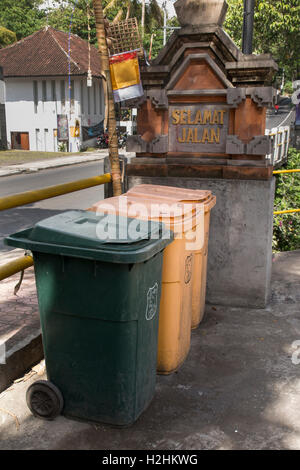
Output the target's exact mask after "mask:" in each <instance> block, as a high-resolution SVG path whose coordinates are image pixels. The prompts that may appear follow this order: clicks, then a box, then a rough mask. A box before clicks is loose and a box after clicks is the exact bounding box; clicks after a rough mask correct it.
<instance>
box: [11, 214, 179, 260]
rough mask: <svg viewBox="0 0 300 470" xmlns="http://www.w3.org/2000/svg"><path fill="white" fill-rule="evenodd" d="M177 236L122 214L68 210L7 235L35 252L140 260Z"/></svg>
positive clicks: (154, 225) (160, 225)
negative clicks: (31, 226) (29, 227)
mask: <svg viewBox="0 0 300 470" xmlns="http://www.w3.org/2000/svg"><path fill="white" fill-rule="evenodd" d="M172 240H173V233H172V232H171V233H170V232H169V231H168V230H167V229H166V227H165V225H164V224H162V223H159V222H154V221H145V220H138V219H130V218H127V217H122V216H119V215H107V214H95V213H93V212H89V211H79V210H76V211H68V212H64V213H62V214H59V215H55V216H53V217H50V218H48V219H45V220H42V221H41V222H38V223H37V224H36V225H35V226H34V227H33V228H31V229H27V230H23V231H21V232H18V233H16V234H13V235H10V236H9V237H6V238H5V243H6V244H7V245H10V246H16V247H19V248H25V249H29V250H31V251H33V252H42V253H52V254H56V255H63V256H72V257H76V258H88V259H94V260H99V261H107V262H111V263H138V262H143V261H146V260H147V259H150V258H151V257H152V256H154V255H155V254H156V253H158V252H160V251H162V250H163V249H164V248H165V247H166V246H167V245H168V244H169V243H171V241H172Z"/></svg>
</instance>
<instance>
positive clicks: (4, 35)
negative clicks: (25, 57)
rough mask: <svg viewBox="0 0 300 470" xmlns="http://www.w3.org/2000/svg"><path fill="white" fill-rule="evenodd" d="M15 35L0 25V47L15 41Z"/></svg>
mask: <svg viewBox="0 0 300 470" xmlns="http://www.w3.org/2000/svg"><path fill="white" fill-rule="evenodd" d="M16 40H17V36H16V34H15V33H14V32H13V31H10V30H9V29H6V28H4V27H3V26H0V48H1V47H6V46H9V45H10V44H13V43H14V42H16Z"/></svg>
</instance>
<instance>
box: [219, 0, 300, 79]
mask: <svg viewBox="0 0 300 470" xmlns="http://www.w3.org/2000/svg"><path fill="white" fill-rule="evenodd" d="M227 3H228V4H229V9H228V13H227V17H226V21H225V29H226V30H227V32H228V34H229V35H230V36H231V37H232V39H233V40H234V41H235V42H236V44H237V45H238V46H239V47H241V45H242V31H243V12H244V7H243V4H244V2H243V0H227ZM299 19H300V2H299V0H256V2H255V15H254V20H255V23H254V42H253V44H254V52H255V53H257V54H259V53H271V54H272V55H273V56H274V59H275V60H276V61H277V62H278V64H279V66H280V67H281V68H282V69H285V71H286V75H287V77H288V78H289V79H290V80H293V79H296V78H297V76H298V75H300V28H299Z"/></svg>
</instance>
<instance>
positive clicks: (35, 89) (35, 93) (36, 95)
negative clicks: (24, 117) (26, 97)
mask: <svg viewBox="0 0 300 470" xmlns="http://www.w3.org/2000/svg"><path fill="white" fill-rule="evenodd" d="M33 102H34V112H35V113H37V112H38V104H39V90H38V82H37V81H36V80H35V81H34V82H33Z"/></svg>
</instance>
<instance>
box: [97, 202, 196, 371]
mask: <svg viewBox="0 0 300 470" xmlns="http://www.w3.org/2000/svg"><path fill="white" fill-rule="evenodd" d="M154 206H155V210H153V208H154ZM170 209H171V210H170ZM90 210H92V211H94V212H98V213H99V212H102V213H103V212H104V213H108V214H113V213H114V214H116V215H123V216H125V215H126V216H127V217H130V218H134V217H136V218H138V219H142V220H143V219H145V220H155V221H157V220H159V221H161V222H164V224H165V225H166V226H167V227H169V229H170V230H172V231H173V232H174V241H173V242H172V243H171V244H170V245H168V247H167V248H166V250H165V252H164V259H163V273H162V294H161V302H160V314H159V332H158V357H157V371H158V373H161V374H170V373H172V372H174V371H176V370H177V369H178V368H179V367H180V366H181V364H182V363H183V362H184V360H185V358H186V357H187V355H188V352H189V349H190V340H191V320H192V316H191V310H192V289H193V263H194V252H193V250H189V249H188V245H187V243H186V242H187V241H189V239H190V237H191V232H192V231H193V230H195V229H196V220H197V218H198V217H197V216H198V213H197V209H196V208H195V207H194V206H192V205H183V204H180V203H177V202H176V201H175V202H174V201H173V200H169V201H168V203H167V200H166V199H163V200H162V201H161V200H159V199H158V198H155V197H153V198H146V197H145V198H143V199H141V198H140V197H137V196H135V195H130V194H125V195H123V196H121V197H115V198H109V199H105V200H104V201H100V202H98V203H96V204H94V205H93V206H92V208H91V209H90Z"/></svg>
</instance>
